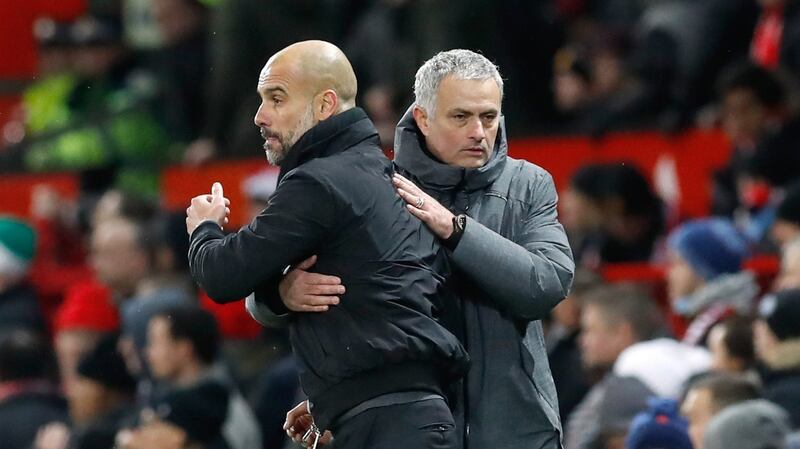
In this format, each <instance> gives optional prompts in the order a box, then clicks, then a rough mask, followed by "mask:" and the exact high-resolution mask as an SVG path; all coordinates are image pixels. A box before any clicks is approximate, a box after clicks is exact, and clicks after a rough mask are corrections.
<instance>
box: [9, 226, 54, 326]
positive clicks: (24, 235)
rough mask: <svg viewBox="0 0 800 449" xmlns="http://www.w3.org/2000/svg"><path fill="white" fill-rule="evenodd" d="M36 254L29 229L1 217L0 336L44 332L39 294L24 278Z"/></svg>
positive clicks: (32, 234) (32, 231)
mask: <svg viewBox="0 0 800 449" xmlns="http://www.w3.org/2000/svg"><path fill="white" fill-rule="evenodd" d="M35 250H36V232H35V231H34V230H33V228H31V226H30V225H28V224H27V223H26V222H24V221H21V220H18V219H16V218H12V217H3V216H0V334H2V333H7V332H10V331H12V330H14V329H17V328H22V329H29V330H32V331H36V332H43V331H44V318H43V317H42V312H41V310H40V308H39V302H38V300H37V298H36V293H35V292H34V290H33V288H31V286H30V285H29V284H28V282H27V280H26V278H25V277H26V275H27V274H28V270H29V268H30V265H31V261H32V260H33V256H34V253H35Z"/></svg>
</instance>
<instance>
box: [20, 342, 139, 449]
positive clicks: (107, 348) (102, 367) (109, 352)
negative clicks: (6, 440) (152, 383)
mask: <svg viewBox="0 0 800 449" xmlns="http://www.w3.org/2000/svg"><path fill="white" fill-rule="evenodd" d="M117 341H118V337H117V335H109V336H107V337H105V338H103V339H102V340H100V341H99V342H98V343H97V346H95V348H94V349H93V350H92V351H91V352H89V353H88V354H87V355H86V356H84V357H83V359H81V361H80V362H79V363H78V369H77V375H76V377H75V378H74V380H72V381H71V382H70V383H69V384H68V385H66V386H65V388H66V393H67V401H68V403H69V412H70V418H71V420H72V424H73V426H74V427H73V429H72V434H71V435H70V430H69V429H68V428H67V427H66V426H65V425H63V424H58V423H51V424H49V425H48V426H46V427H43V428H42V429H41V430H40V432H39V435H38V436H37V440H36V443H35V445H34V447H35V448H37V449H46V448H48V449H49V448H54V447H59V444H57V443H54V442H55V441H62V442H63V443H68V444H65V446H62V447H69V448H70V449H108V448H110V447H112V446H113V445H114V438H115V436H116V434H117V432H118V431H119V429H120V428H121V426H122V423H123V422H124V421H125V420H126V419H128V418H129V417H130V416H131V415H132V414H133V397H134V394H135V392H136V381H135V380H134V379H133V377H131V375H130V374H129V373H128V371H127V369H126V367H125V362H124V361H123V359H122V355H121V354H120V353H119V351H118V350H117Z"/></svg>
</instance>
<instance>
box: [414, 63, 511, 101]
mask: <svg viewBox="0 0 800 449" xmlns="http://www.w3.org/2000/svg"><path fill="white" fill-rule="evenodd" d="M448 76H452V77H454V78H456V79H459V80H488V79H493V80H494V81H495V82H496V83H497V87H498V88H500V98H503V78H502V77H501V76H500V71H499V70H497V66H496V65H494V64H493V63H492V62H491V61H489V60H488V59H486V57H485V56H483V55H481V54H478V53H475V52H474V51H470V50H463V49H455V50H448V51H443V52H439V53H437V54H436V55H435V56H434V57H432V58H431V59H428V60H427V61H425V64H422V67H420V68H419V70H417V75H416V77H415V78H414V96H415V97H416V99H415V100H414V103H415V104H416V105H417V106H419V107H421V108H422V109H424V110H425V112H427V113H428V114H429V115H433V114H434V111H436V99H437V98H436V97H437V94H438V90H439V85H440V84H441V83H442V80H443V79H445V78H446V77H448Z"/></svg>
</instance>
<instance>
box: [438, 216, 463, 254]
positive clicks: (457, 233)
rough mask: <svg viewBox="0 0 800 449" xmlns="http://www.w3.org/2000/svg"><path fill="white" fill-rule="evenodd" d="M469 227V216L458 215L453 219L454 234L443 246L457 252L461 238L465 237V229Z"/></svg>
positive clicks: (444, 241)
mask: <svg viewBox="0 0 800 449" xmlns="http://www.w3.org/2000/svg"><path fill="white" fill-rule="evenodd" d="M465 227H467V216H466V215H465V214H458V215H456V216H454V217H453V233H452V234H450V236H449V237H447V238H446V239H444V240H443V241H442V245H444V247H445V248H447V249H449V250H451V251H452V250H455V249H456V246H458V242H460V241H461V236H462V235H464V228H465Z"/></svg>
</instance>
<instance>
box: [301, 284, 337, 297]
mask: <svg viewBox="0 0 800 449" xmlns="http://www.w3.org/2000/svg"><path fill="white" fill-rule="evenodd" d="M344 291H345V290H344V285H339V284H314V285H309V286H308V294H309V295H314V296H321V295H324V296H330V295H341V294H344Z"/></svg>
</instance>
